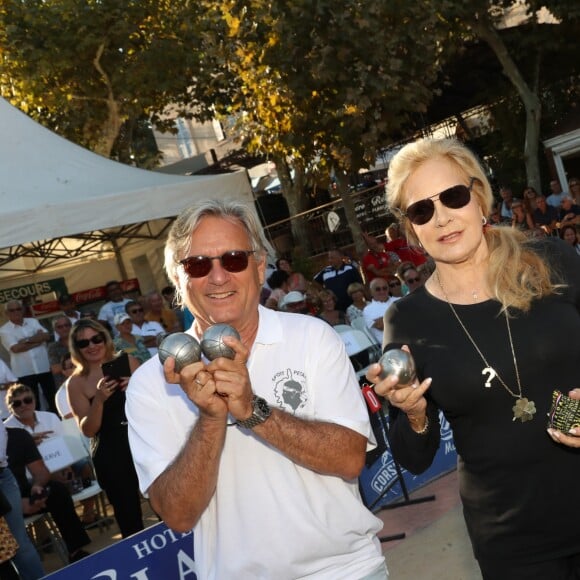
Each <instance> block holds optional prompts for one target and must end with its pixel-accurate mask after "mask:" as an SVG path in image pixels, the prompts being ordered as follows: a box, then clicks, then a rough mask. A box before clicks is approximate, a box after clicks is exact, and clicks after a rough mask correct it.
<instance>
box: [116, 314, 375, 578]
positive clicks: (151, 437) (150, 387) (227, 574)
mask: <svg viewBox="0 0 580 580" xmlns="http://www.w3.org/2000/svg"><path fill="white" fill-rule="evenodd" d="M259 315H260V322H259V328H258V333H257V336H256V340H255V342H254V345H253V347H252V351H251V354H250V358H249V360H248V363H247V365H248V370H249V374H250V379H251V381H252V389H253V391H254V392H255V393H256V394H257V395H259V396H261V397H263V398H265V399H266V400H267V401H268V403H269V404H270V406H272V407H278V408H280V409H283V410H285V411H287V412H289V413H291V414H294V415H296V416H298V417H302V418H310V419H315V420H319V421H328V422H331V423H336V424H339V425H343V426H345V427H347V428H349V429H352V430H354V431H356V432H357V433H361V434H363V435H364V436H365V437H367V439H368V440H369V447H370V448H372V446H373V445H374V439H373V436H372V433H371V429H370V425H369V421H368V413H367V409H366V405H365V403H364V400H363V398H362V395H361V390H360V387H359V385H358V381H357V379H356V376H355V374H354V371H353V368H352V365H351V363H350V361H349V359H348V356H347V354H346V351H345V347H344V344H343V343H342V341H341V339H340V337H339V336H338V334H337V333H336V332H335V331H334V330H333V329H332V327H331V326H330V325H328V324H327V323H326V322H324V321H322V320H319V319H316V318H314V317H311V316H304V315H300V314H291V313H285V312H277V311H273V310H269V309H266V308H263V307H260V309H259ZM189 333H190V334H192V335H194V333H193V332H192V331H189ZM194 336H195V335H194ZM196 338H198V337H197V336H196ZM126 411H127V418H128V421H129V442H130V444H131V451H132V454H133V459H134V461H135V466H136V468H137V473H138V475H139V481H140V487H141V490H142V491H143V492H144V493H145V492H146V491H147V489H148V488H149V486H150V485H151V483H152V482H153V481H154V480H155V479H156V478H157V477H158V476H159V475H160V474H161V473H162V472H163V471H164V470H165V469H166V467H167V466H168V465H169V464H170V463H171V461H172V460H173V459H174V457H175V456H176V454H177V453H178V452H179V450H180V449H181V448H182V447H183V445H184V443H185V442H186V440H187V437H188V434H189V432H190V430H191V428H192V426H193V425H194V424H195V422H196V420H197V417H198V410H197V407H196V406H195V405H194V404H193V403H192V402H191V401H190V400H189V399H188V398H187V396H186V395H185V394H184V392H183V391H182V389H181V387H180V386H179V385H171V384H167V383H166V382H165V380H164V378H163V370H162V367H161V365H160V363H159V359H158V357H155V358H153V359H151V360H149V361H147V362H145V363H144V364H143V365H141V366H140V367H139V368H138V369H137V370H136V371H135V373H134V374H133V376H132V377H131V380H130V383H129V388H128V390H127V406H126ZM191 493H195V489H192V490H191ZM381 527H382V522H381V521H380V520H379V519H378V518H376V517H375V516H374V515H373V514H372V513H371V512H370V511H369V510H368V509H367V508H366V507H365V506H364V505H363V503H362V501H361V499H360V495H359V490H358V484H357V480H352V481H344V480H343V479H341V478H340V477H336V476H328V475H322V474H320V473H316V472H314V471H312V470H309V469H306V468H304V467H301V466H300V465H297V464H295V463H294V462H292V461H291V460H290V459H289V458H287V457H286V456H285V455H283V454H282V453H280V452H279V451H278V450H276V449H275V448H273V447H271V446H269V445H267V444H265V443H264V441H263V440H261V439H260V438H259V437H257V436H256V435H255V434H254V433H253V432H251V431H249V430H243V429H240V428H239V427H235V426H232V427H228V428H227V434H226V440H225V444H224V448H223V452H222V455H221V460H220V470H219V476H218V481H217V487H216V491H215V494H214V496H213V497H212V499H211V501H210V503H209V505H208V507H207V509H206V510H205V512H204V513H203V514H202V516H201V518H200V520H199V522H198V523H197V525H196V526H195V528H194V553H195V562H196V570H197V573H198V576H199V577H200V578H204V580H212V579H216V580H218V579H224V578H264V579H265V578H276V579H278V578H280V579H298V578H306V577H311V578H314V577H316V578H317V580H341V579H342V580H351V579H352V578H360V577H363V576H365V575H366V574H369V573H370V572H372V571H374V570H375V569H376V568H377V567H378V566H379V565H380V564H381V562H383V556H382V554H381V547H380V543H379V541H378V539H377V538H376V533H377V532H378V531H379V530H380V529H381Z"/></svg>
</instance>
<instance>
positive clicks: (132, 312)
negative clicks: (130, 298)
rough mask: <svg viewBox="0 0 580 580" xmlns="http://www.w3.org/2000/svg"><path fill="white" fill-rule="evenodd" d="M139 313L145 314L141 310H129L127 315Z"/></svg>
mask: <svg viewBox="0 0 580 580" xmlns="http://www.w3.org/2000/svg"><path fill="white" fill-rule="evenodd" d="M139 312H145V311H144V310H143V308H133V309H131V310H129V314H138V313H139Z"/></svg>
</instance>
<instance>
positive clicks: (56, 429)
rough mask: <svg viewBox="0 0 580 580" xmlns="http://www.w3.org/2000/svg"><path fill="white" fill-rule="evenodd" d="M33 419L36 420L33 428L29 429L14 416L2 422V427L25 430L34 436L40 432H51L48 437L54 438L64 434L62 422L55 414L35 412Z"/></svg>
mask: <svg viewBox="0 0 580 580" xmlns="http://www.w3.org/2000/svg"><path fill="white" fill-rule="evenodd" d="M34 418H35V419H36V422H35V424H34V427H30V426H29V425H25V424H24V423H22V422H20V420H19V419H18V418H17V417H16V416H14V415H12V414H11V415H10V417H8V419H6V421H4V425H6V427H16V428H19V429H26V430H27V431H28V432H29V433H30V434H31V435H34V433H41V432H42V431H52V433H50V434H49V435H48V437H56V436H57V435H62V434H63V433H64V431H63V428H62V421H61V420H60V417H59V416H58V415H57V414H56V413H51V412H50V411H35V412H34Z"/></svg>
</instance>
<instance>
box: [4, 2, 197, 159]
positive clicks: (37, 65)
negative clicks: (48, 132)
mask: <svg viewBox="0 0 580 580" xmlns="http://www.w3.org/2000/svg"><path fill="white" fill-rule="evenodd" d="M193 5H195V3H192V6H193ZM183 10H184V6H183V5H182V3H174V2H172V1H171V0H83V1H78V0H0V30H1V32H0V50H1V51H2V60H1V61H0V90H1V94H2V96H3V97H4V98H7V99H8V100H10V101H11V102H12V103H13V104H15V105H16V106H18V107H20V108H21V109H23V110H25V111H26V112H27V113H28V114H29V115H31V116H32V117H34V118H36V119H37V120H39V121H41V122H43V123H44V124H45V125H48V126H49V127H51V128H53V129H55V130H57V131H58V132H59V133H60V134H61V135H63V136H65V137H68V138H69V139H71V140H72V141H75V142H77V143H79V144H81V145H84V146H86V147H88V148H90V149H92V150H94V151H96V152H99V153H101V154H103V155H105V156H110V154H111V152H112V151H113V148H114V145H115V142H116V141H117V138H118V136H119V134H120V132H121V131H122V130H124V131H125V133H130V132H131V131H132V130H133V129H134V127H135V124H139V122H140V121H141V123H142V120H143V119H147V120H152V121H154V122H158V123H160V124H161V125H162V126H163V123H166V121H164V119H163V118H162V117H160V116H159V115H160V113H161V112H162V111H163V109H164V108H165V107H166V106H167V105H168V104H170V103H171V95H172V94H173V93H175V92H184V91H186V90H187V86H189V84H190V81H191V79H192V78H193V77H194V75H195V74H196V73H197V71H198V70H199V63H200V56H201V55H200V53H198V52H197V51H195V50H194V47H195V46H196V45H197V44H199V34H198V31H197V30H196V28H195V24H196V23H197V22H198V21H197V20H195V19H193V20H192V19H189V18H184V17H183ZM192 11H193V8H192V7H188V10H187V14H188V15H191V14H192Z"/></svg>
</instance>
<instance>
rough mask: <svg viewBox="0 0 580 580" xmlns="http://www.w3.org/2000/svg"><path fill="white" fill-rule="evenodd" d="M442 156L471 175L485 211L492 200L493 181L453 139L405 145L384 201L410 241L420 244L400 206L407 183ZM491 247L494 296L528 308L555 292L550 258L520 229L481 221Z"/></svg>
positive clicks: (474, 192) (391, 171) (486, 212)
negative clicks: (417, 171) (548, 259)
mask: <svg viewBox="0 0 580 580" xmlns="http://www.w3.org/2000/svg"><path fill="white" fill-rule="evenodd" d="M437 157H440V158H442V159H445V160H447V161H449V162H451V163H453V164H455V165H456V166H457V167H458V168H459V170H460V171H462V172H463V173H464V174H465V176H466V177H467V178H471V177H474V178H475V181H474V184H473V187H472V190H471V192H472V195H473V196H474V197H475V199H476V200H477V202H478V204H479V206H480V207H481V211H482V213H483V215H484V216H488V215H489V214H490V212H491V209H492V206H493V194H492V191H491V186H490V184H489V181H488V179H487V176H486V174H485V171H484V170H483V167H482V166H481V164H480V163H479V161H478V159H477V157H476V156H475V155H474V154H473V153H472V152H471V150H469V149H468V148H467V147H466V146H465V145H463V143H461V142H460V141H457V140H456V139H421V140H419V141H416V142H414V143H410V144H409V145H406V146H405V147H403V148H402V149H401V150H400V151H399V152H398V153H397V155H395V157H394V158H393V160H392V161H391V163H390V165H389V179H388V184H387V192H386V195H387V205H388V206H389V207H390V208H391V209H392V210H394V212H395V213H396V214H397V215H398V216H399V221H400V223H401V225H402V227H403V228H404V231H405V234H406V236H407V239H408V240H409V243H411V244H418V243H419V240H418V238H417V236H416V234H415V231H414V229H413V226H412V224H411V223H410V222H409V220H408V219H407V218H406V217H405V215H404V214H403V213H401V212H404V210H405V209H406V203H405V199H406V196H407V192H406V191H405V184H406V182H407V180H408V179H409V177H410V176H411V174H412V173H413V172H414V171H415V170H416V169H417V168H418V167H419V166H420V165H422V164H423V163H425V162H426V161H428V160H430V159H433V158H437ZM484 235H485V239H486V242H487V245H488V248H489V270H488V283H489V287H490V289H491V292H492V295H493V297H495V298H496V300H498V301H499V302H501V304H502V306H503V308H504V309H506V308H508V307H513V308H517V309H519V310H523V311H527V310H529V309H530V306H531V304H532V301H533V300H536V299H539V298H542V297H544V296H547V295H549V294H553V293H554V292H556V290H557V288H558V287H559V286H558V285H556V284H554V283H552V281H551V271H550V268H549V266H548V264H547V263H546V262H545V261H544V260H543V259H542V258H541V257H540V256H539V255H538V254H537V252H535V251H533V249H531V247H530V244H531V243H533V242H532V241H531V240H530V238H528V237H527V236H526V235H525V234H523V233H522V232H520V231H518V230H514V229H512V228H505V227H485V228H484Z"/></svg>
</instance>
